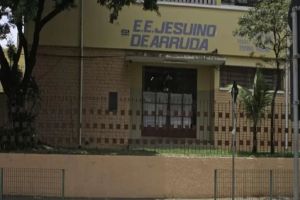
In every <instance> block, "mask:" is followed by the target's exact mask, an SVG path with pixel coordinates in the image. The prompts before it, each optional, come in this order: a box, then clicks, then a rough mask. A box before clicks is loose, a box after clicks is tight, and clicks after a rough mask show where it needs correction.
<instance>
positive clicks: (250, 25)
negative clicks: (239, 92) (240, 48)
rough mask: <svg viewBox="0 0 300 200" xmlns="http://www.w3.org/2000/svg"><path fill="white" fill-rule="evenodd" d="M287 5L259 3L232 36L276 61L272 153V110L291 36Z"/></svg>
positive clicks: (275, 0) (284, 0) (285, 0)
mask: <svg viewBox="0 0 300 200" xmlns="http://www.w3.org/2000/svg"><path fill="white" fill-rule="evenodd" d="M289 5H290V0H263V1H259V2H258V3H257V4H256V6H255V7H254V8H251V9H250V10H249V11H248V12H247V13H246V14H245V15H244V16H242V17H241V18H240V19H239V21H238V25H239V28H238V29H237V30H236V31H235V32H234V35H238V36H241V37H246V38H248V39H249V40H251V41H252V42H253V43H254V44H255V46H256V47H259V48H262V49H268V50H271V51H272V52H273V53H274V56H275V59H274V60H268V61H275V66H276V84H275V85H274V90H273V91H274V92H273V95H272V101H271V116H272V117H271V134H270V141H271V153H274V151H275V144H274V134H275V133H274V132H275V131H274V112H275V110H274V109H275V99H276V96H277V92H278V90H279V87H280V84H281V77H280V75H281V71H280V67H281V64H282V61H284V60H285V58H286V51H287V48H288V40H289V39H290V36H291V33H290V30H289V29H288V10H289ZM265 61H266V60H265Z"/></svg>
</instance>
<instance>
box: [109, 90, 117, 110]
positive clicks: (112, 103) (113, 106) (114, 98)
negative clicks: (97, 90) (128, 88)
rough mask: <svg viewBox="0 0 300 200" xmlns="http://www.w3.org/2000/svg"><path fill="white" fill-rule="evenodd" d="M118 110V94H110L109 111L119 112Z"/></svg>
mask: <svg viewBox="0 0 300 200" xmlns="http://www.w3.org/2000/svg"><path fill="white" fill-rule="evenodd" d="M117 110H118V93H117V92H109V94H108V111H110V112H117Z"/></svg>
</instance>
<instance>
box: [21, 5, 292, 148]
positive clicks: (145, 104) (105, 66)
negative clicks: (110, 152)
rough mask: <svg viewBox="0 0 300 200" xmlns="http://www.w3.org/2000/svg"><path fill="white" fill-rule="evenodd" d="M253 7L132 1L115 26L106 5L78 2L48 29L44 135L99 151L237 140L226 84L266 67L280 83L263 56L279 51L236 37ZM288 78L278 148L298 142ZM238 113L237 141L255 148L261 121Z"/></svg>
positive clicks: (264, 142) (264, 144)
mask: <svg viewBox="0 0 300 200" xmlns="http://www.w3.org/2000/svg"><path fill="white" fill-rule="evenodd" d="M49 2H50V1H49ZM243 3H245V5H246V6H243V5H244V4H243ZM251 3H254V1H221V0H197V1H194V0H191V1H187V0H183V1H159V14H158V13H156V12H151V11H144V10H143V9H142V5H139V4H137V5H132V6H129V7H124V8H123V9H122V11H121V12H120V13H119V16H118V19H117V20H116V21H115V22H114V23H110V22H109V11H108V10H107V9H106V8H104V7H102V6H100V5H99V4H97V1H95V0H94V1H78V6H77V7H76V8H74V9H70V10H68V11H65V12H63V13H62V14H60V15H59V16H57V17H56V18H55V19H54V20H53V21H51V22H50V23H49V24H47V26H46V27H45V28H44V30H43V31H42V34H41V42H40V47H39V51H38V61H37V66H36V67H35V71H34V76H35V77H36V80H37V81H38V84H39V86H40V89H41V92H42V107H41V111H40V114H39V117H38V120H37V122H36V127H37V130H38V131H37V132H38V134H39V138H40V139H41V140H42V141H43V142H45V143H47V144H50V145H57V146H67V147H69V146H78V145H81V146H84V147H90V148H94V147H108V146H110V147H111V146H113V147H123V146H126V145H128V144H132V143H140V142H141V143H143V142H144V143H145V144H150V143H151V140H152V139H158V140H159V142H160V143H162V144H163V143H165V142H166V143H169V142H170V141H171V142H172V141H174V140H175V141H176V144H177V142H180V143H181V144H185V143H186V144H211V145H212V146H214V147H220V148H221V147H228V146H230V145H231V130H232V120H231V118H232V113H231V96H230V93H229V91H228V88H227V87H226V86H228V85H229V84H231V83H232V82H233V81H234V80H235V81H237V83H238V84H240V85H242V86H245V87H251V85H252V83H253V77H254V73H255V69H256V67H257V66H258V65H259V66H263V68H264V69H263V73H264V75H265V78H266V80H267V82H268V84H270V85H273V84H274V83H275V81H276V80H275V70H274V67H273V66H272V65H271V64H269V63H268V62H264V61H263V59H262V57H263V58H264V59H269V60H272V58H273V54H272V52H271V51H267V50H264V49H259V48H256V47H255V46H254V45H253V44H252V43H251V42H250V41H248V40H247V39H245V38H240V37H237V36H234V35H233V32H234V30H236V29H237V27H238V26H237V22H238V19H239V18H240V17H241V16H242V15H243V14H244V13H245V12H247V10H248V9H249V7H248V6H247V5H248V4H251ZM49 6H51V5H49ZM25 31H26V32H28V33H29V32H30V31H31V30H30V28H28V29H26V30H25ZM282 69H284V66H282ZM283 79H285V77H283ZM282 83H283V84H282V85H281V88H280V91H279V94H278V97H277V103H278V105H277V106H276V114H275V123H276V126H275V132H276V133H275V145H276V148H281V147H283V146H285V145H287V147H288V148H291V134H290V132H291V131H290V129H287V128H286V123H288V124H290V120H286V119H288V116H287V115H286V112H285V109H286V107H285V97H286V95H285V91H286V89H287V85H286V84H285V81H282ZM238 109H239V113H238V125H237V126H238V128H237V134H238V138H237V140H238V142H237V144H238V145H239V146H240V147H241V148H244V149H251V144H252V136H251V132H252V129H253V128H252V127H251V121H250V120H249V118H247V115H246V113H245V112H244V110H243V109H242V107H239V108H238ZM262 118H263V120H262V121H261V124H260V126H259V129H258V132H259V138H260V140H259V150H267V149H268V148H269V146H270V141H269V138H270V137H269V134H270V116H269V114H266V115H265V116H262ZM148 142H149V143H148Z"/></svg>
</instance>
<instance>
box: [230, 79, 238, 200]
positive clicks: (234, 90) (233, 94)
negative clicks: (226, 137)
mask: <svg viewBox="0 0 300 200" xmlns="http://www.w3.org/2000/svg"><path fill="white" fill-rule="evenodd" d="M238 93H239V91H238V88H237V83H236V82H235V81H234V82H233V86H232V89H231V97H232V116H233V118H232V121H233V125H232V127H233V128H232V191H231V193H232V200H234V199H235V154H236V120H237V119H236V118H237V117H236V100H237V96H238Z"/></svg>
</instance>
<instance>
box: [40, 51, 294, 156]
mask: <svg viewBox="0 0 300 200" xmlns="http://www.w3.org/2000/svg"><path fill="white" fill-rule="evenodd" d="M125 54H126V52H125V51H122V50H106V49H95V48H87V49H84V58H83V62H84V70H83V99H82V100H83V109H82V114H83V115H82V117H83V121H82V141H83V143H82V144H83V145H84V146H87V147H100V146H101V147H107V146H123V145H126V144H127V143H128V138H137V139H138V138H140V131H141V116H142V110H141V107H142V106H141V105H142V100H141V98H140V96H141V94H140V91H138V92H137V91H135V90H136V89H135V90H134V91H133V90H131V89H132V88H139V90H141V86H140V85H139V86H137V85H136V84H137V83H138V82H139V81H137V83H134V84H133V83H132V82H133V81H132V79H133V78H136V77H133V76H140V75H141V74H140V73H141V72H139V73H133V72H132V70H131V69H133V68H132V67H133V66H127V63H126V62H125ZM79 55H80V52H79V49H78V48H63V47H60V48H58V47H45V46H44V47H40V49H39V56H38V62H37V66H36V68H35V76H36V79H37V81H38V84H39V85H40V88H41V90H42V101H43V103H42V108H41V112H40V115H39V118H38V121H37V129H38V133H39V134H40V135H39V136H40V138H41V140H42V141H44V142H46V143H49V144H51V145H58V146H77V145H78V141H79V139H78V138H79V137H78V135H79V132H78V130H79V89H80V56H79ZM129 67H131V68H130V69H129ZM140 67H141V66H137V67H136V68H137V69H138V68H140ZM133 74H134V75H133ZM210 77H212V78H213V75H211V76H210ZM215 79H218V76H216V77H215ZM140 82H141V81H140ZM140 82H139V83H140ZM215 88H216V89H215V91H214V92H213V95H212V96H214V100H215V102H213V101H209V100H206V99H204V101H203V99H199V102H198V105H197V109H198V110H197V131H198V133H197V139H200V140H206V141H211V140H213V141H214V144H215V145H216V146H218V147H222V148H223V147H224V148H228V147H229V146H230V145H231V130H232V121H231V117H232V116H231V103H230V100H231V97H230V93H229V92H228V91H221V90H219V88H218V86H217V85H215ZM109 92H117V93H118V110H117V111H116V112H110V111H109V110H108V94H109ZM135 92H137V94H135ZM138 96H139V98H138ZM282 102H284V95H283V94H278V97H277V106H276V115H275V124H276V125H275V132H276V134H275V135H276V136H275V144H276V145H277V147H278V148H282V147H283V146H284V142H285V131H286V130H285V124H284V122H285V117H286V116H285V115H284V105H283V103H282ZM240 109H242V108H240ZM239 112H240V113H239V115H238V124H237V125H238V138H237V141H238V145H239V149H245V150H251V146H252V128H251V127H252V125H251V121H250V120H249V118H247V116H246V113H243V112H242V111H239ZM289 125H290V126H289V127H291V121H289ZM269 126H270V118H269V116H268V113H266V114H265V116H264V117H263V120H262V123H261V124H260V125H259V131H258V132H259V133H258V140H259V145H260V147H259V148H261V149H259V150H260V151H267V150H268V148H269V138H270V135H269V134H270V128H269ZM287 131H288V133H289V135H288V137H289V140H291V128H289V129H288V130H287ZM289 145H290V146H289V148H291V143H289Z"/></svg>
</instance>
